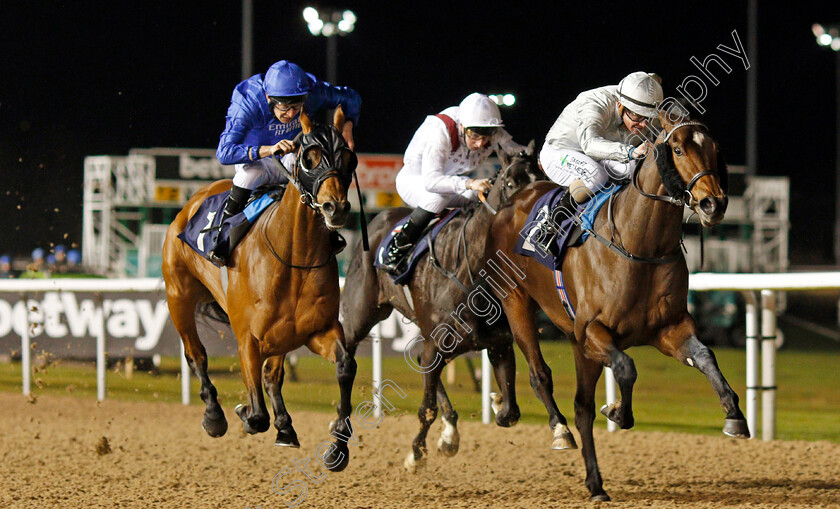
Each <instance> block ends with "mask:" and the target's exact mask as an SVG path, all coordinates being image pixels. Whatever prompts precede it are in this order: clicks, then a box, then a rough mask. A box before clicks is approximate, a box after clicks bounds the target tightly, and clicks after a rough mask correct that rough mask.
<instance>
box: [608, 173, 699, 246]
mask: <svg viewBox="0 0 840 509" xmlns="http://www.w3.org/2000/svg"><path fill="white" fill-rule="evenodd" d="M638 171H640V172H642V173H640V174H639V186H640V187H641V188H642V190H644V191H645V192H646V193H649V194H657V195H664V194H666V192H665V187H664V186H663V185H662V181H661V180H660V178H659V173H658V170H657V168H656V165H655V164H653V163H652V162H651V163H648V164H645V165H644V166H643V167H642V168H640V169H639V170H638ZM628 187H629V186H628ZM614 210H615V212H614V217H615V232H616V237H617V238H618V240H619V241H620V242H621V243H622V244H623V245H624V247H625V248H626V249H627V250H628V251H630V252H631V253H633V254H634V255H637V256H644V257H659V256H667V255H668V254H671V253H672V252H673V251H674V250H676V249H677V247H678V246H679V243H680V236H681V234H682V217H683V216H682V214H683V211H682V207H676V206H674V205H671V204H670V203H667V202H664V201H660V200H654V199H651V198H646V197H645V196H642V194H641V193H639V192H637V191H636V189H634V188H632V187H630V188H628V189H626V190H625V191H624V192H623V193H621V194H620V195H619V198H618V199H617V200H616V203H615V207H614Z"/></svg>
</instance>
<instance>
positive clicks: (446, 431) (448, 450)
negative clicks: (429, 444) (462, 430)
mask: <svg viewBox="0 0 840 509" xmlns="http://www.w3.org/2000/svg"><path fill="white" fill-rule="evenodd" d="M441 421H443V431H441V432H440V438H439V439H438V443H437V447H438V452H440V453H441V454H443V455H444V456H446V457H450V458H451V457H452V456H455V455H456V454H457V453H458V448H459V447H460V445H461V435H460V434H459V433H458V428H456V427H455V425H454V424H452V423H451V422H449V421H448V420H447V419H446V417H442V418H441Z"/></svg>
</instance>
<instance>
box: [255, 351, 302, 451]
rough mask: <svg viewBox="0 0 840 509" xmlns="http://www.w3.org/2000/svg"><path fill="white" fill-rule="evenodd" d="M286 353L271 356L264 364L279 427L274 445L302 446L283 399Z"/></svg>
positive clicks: (275, 418) (265, 376) (267, 386)
mask: <svg viewBox="0 0 840 509" xmlns="http://www.w3.org/2000/svg"><path fill="white" fill-rule="evenodd" d="M285 357H286V356H285V355H275V356H274V357H269V358H268V359H267V360H266V361H265V365H264V366H263V383H264V384H265V391H266V392H267V393H268V397H269V398H270V399H271V406H272V408H273V410H274V427H275V428H276V429H277V438H276V439H275V440H274V445H278V446H282V447H300V442H298V437H297V433H295V429H294V427H292V416H291V415H289V412H288V411H287V410H286V404H285V402H284V401H283V394H282V390H283V377H284V375H285V369H284V368H285V367H284V365H283V362H284V358H285Z"/></svg>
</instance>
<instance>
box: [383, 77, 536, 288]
mask: <svg viewBox="0 0 840 509" xmlns="http://www.w3.org/2000/svg"><path fill="white" fill-rule="evenodd" d="M503 125H504V124H503V123H502V116H501V113H500V112H499V107H498V106H497V105H496V103H495V102H493V100H492V99H490V98H489V97H487V96H486V95H484V94H479V93H473V94H470V95H468V96H467V97H466V98H465V99H464V100H463V101H461V104H460V105H458V106H453V107H451V108H446V109H445V110H443V111H442V112H441V113H439V114H437V115H430V116H428V117H426V120H425V121H424V122H423V124H422V125H421V126H420V128H419V129H417V132H415V133H414V137H413V138H412V139H411V142H410V143H409V144H408V148H407V149H406V151H405V157H404V158H403V164H404V166H403V167H402V169H401V170H400V172H399V173H398V174H397V178H396V186H397V193H399V195H400V197H401V198H402V199H403V201H404V202H405V203H407V204H408V205H409V206H410V207H413V208H414V210H413V211H412V213H411V217H410V218H409V220H408V222H407V223H406V224H405V226H404V227H403V228H402V230H400V231H399V232H398V233H397V234H396V236H395V237H394V241H393V242H392V243H391V246H390V249H389V250H388V253H387V254H386V256H385V259H384V261H383V263H382V266H381V268H382V270H384V271H385V272H388V273H390V274H395V275H396V274H400V273H401V272H402V271H403V270H404V269H405V267H404V262H405V255H406V254H407V253H408V252H409V251H411V248H412V247H413V246H414V244H415V243H416V242H417V240H418V239H419V237H420V235H421V234H422V233H423V230H424V229H425V227H426V225H428V224H429V221H431V219H432V218H433V217H434V216H435V215H436V214H437V213H439V212H441V211H443V210H444V209H445V208H447V207H461V206H463V205H466V204H468V203H470V202H471V201H475V200H476V199H478V193H482V194H483V193H486V192H488V191H489V190H490V187H491V183H490V180H489V179H472V178H470V177H468V176H467V174H468V173H470V172H472V171H474V170H475V169H476V168H478V167H479V166H480V165H481V164H482V163H483V162H484V161H485V160H486V159H487V157H488V156H489V155H490V153H491V152H492V151H493V150H498V148H497V147H500V148H501V150H503V151H505V152H507V153H513V152H519V151H522V150H524V149H525V147H523V146H522V145H519V144H518V143H516V142H514V141H513V138H512V137H511V135H510V134H508V132H507V131H505V130H504V128H503V127H502V126H503Z"/></svg>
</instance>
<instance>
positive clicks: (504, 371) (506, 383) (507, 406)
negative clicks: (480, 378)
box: [487, 342, 520, 428]
mask: <svg viewBox="0 0 840 509" xmlns="http://www.w3.org/2000/svg"><path fill="white" fill-rule="evenodd" d="M487 354H488V356H489V357H490V364H492V366H493V374H494V375H495V376H496V384H498V386H499V392H500V393H501V397H500V398H499V399H501V401H499V400H497V399H496V398H494V399H493V402H492V406H493V410H494V411H495V412H496V424H497V425H498V426H501V427H503V428H509V427H511V426H513V425H515V424H516V423H517V422H519V416H520V414H519V405H517V404H516V357H515V356H514V354H513V344H512V343H509V342H505V343H504V344H501V345H494V346H492V347H490V348H488V349H487Z"/></svg>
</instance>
